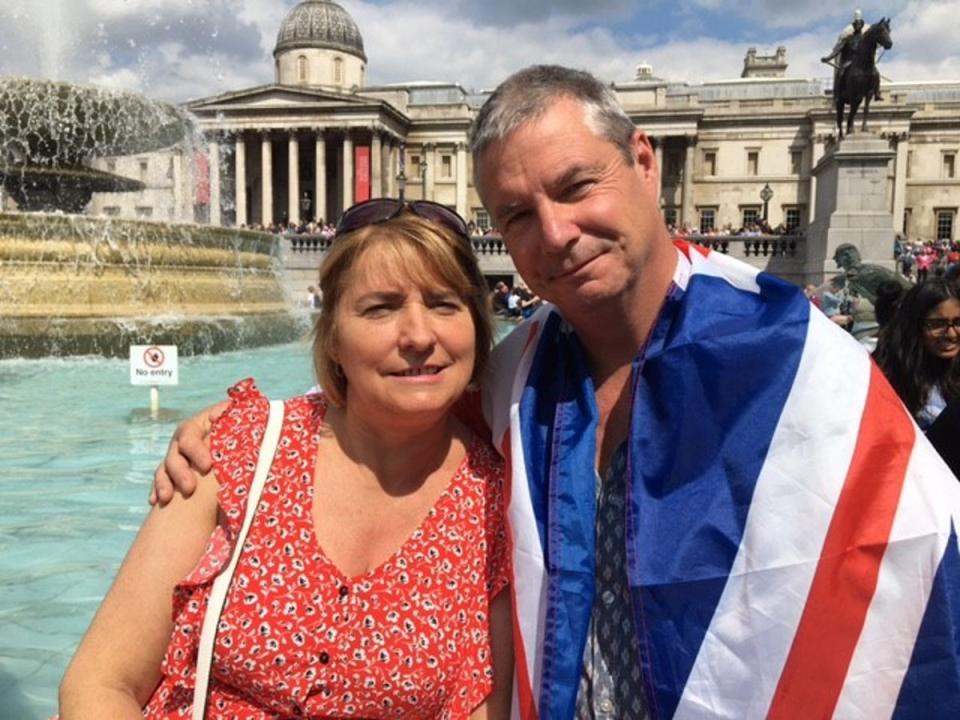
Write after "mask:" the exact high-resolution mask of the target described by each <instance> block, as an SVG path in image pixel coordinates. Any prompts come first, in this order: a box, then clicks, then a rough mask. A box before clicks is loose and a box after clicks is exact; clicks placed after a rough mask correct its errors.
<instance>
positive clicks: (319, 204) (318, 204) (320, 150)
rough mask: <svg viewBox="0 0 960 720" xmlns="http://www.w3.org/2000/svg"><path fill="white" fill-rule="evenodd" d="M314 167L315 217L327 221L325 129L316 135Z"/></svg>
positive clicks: (319, 130) (319, 129) (318, 131)
mask: <svg viewBox="0 0 960 720" xmlns="http://www.w3.org/2000/svg"><path fill="white" fill-rule="evenodd" d="M315 142H316V147H315V150H314V166H313V208H314V210H313V216H314V217H315V218H317V220H320V219H321V218H322V219H323V220H327V141H326V138H325V137H324V135H323V128H317V130H316V134H315Z"/></svg>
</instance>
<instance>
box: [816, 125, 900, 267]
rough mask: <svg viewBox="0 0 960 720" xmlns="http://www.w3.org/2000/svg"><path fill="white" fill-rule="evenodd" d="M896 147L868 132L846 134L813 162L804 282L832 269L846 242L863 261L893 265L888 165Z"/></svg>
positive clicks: (892, 232)
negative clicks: (812, 211)
mask: <svg viewBox="0 0 960 720" xmlns="http://www.w3.org/2000/svg"><path fill="white" fill-rule="evenodd" d="M894 155H895V152H894V151H893V150H891V149H890V145H889V143H888V142H887V141H886V140H884V139H883V138H880V137H878V136H877V135H874V134H872V133H857V134H854V135H850V136H847V137H845V138H844V139H843V140H841V141H840V143H839V144H838V145H836V146H834V147H833V148H832V149H831V150H829V151H828V152H827V153H826V154H825V155H824V156H823V158H822V159H821V160H820V162H818V163H817V165H816V167H814V168H813V177H814V178H815V180H816V201H815V202H816V216H815V218H814V221H813V223H812V224H811V225H810V228H809V230H808V233H807V262H806V267H805V272H804V274H805V276H806V281H807V282H812V283H815V284H818V285H819V284H820V283H822V282H824V280H825V279H826V278H828V277H831V276H832V275H834V274H836V272H837V266H836V263H835V262H834V261H833V254H834V252H835V251H836V249H837V246H839V245H843V244H844V243H850V244H851V245H853V246H855V247H856V248H857V249H858V250H859V251H860V257H861V260H862V261H863V262H864V263H871V264H874V265H881V266H883V267H887V268H890V269H893V268H894V260H893V239H894V226H893V214H892V212H891V207H890V204H891V185H890V183H891V180H890V173H889V171H888V168H889V166H890V161H891V160H892V159H893V157H894Z"/></svg>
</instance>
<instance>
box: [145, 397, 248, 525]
mask: <svg viewBox="0 0 960 720" xmlns="http://www.w3.org/2000/svg"><path fill="white" fill-rule="evenodd" d="M228 405H229V402H228V401H226V400H224V401H223V402H219V403H217V404H216V405H211V406H210V407H208V408H207V409H206V410H202V411H201V412H199V413H198V414H196V415H194V416H193V417H191V418H188V419H187V420H184V421H183V422H182V423H180V424H179V425H178V426H177V429H176V430H175V431H174V433H173V437H172V438H171V439H170V445H169V446H168V447H167V454H166V457H164V459H163V462H162V463H161V464H160V465H159V466H158V467H157V470H156V472H154V474H153V487H152V488H150V504H151V505H156V504H158V503H159V504H160V505H161V506H162V505H166V504H167V503H168V502H170V500H171V499H172V498H173V493H174V491H177V492H179V493H180V494H181V495H183V496H184V497H190V496H191V495H192V494H193V491H194V490H196V489H197V481H198V480H199V479H200V478H201V477H203V476H204V475H206V474H207V473H208V472H210V468H211V467H212V466H213V458H212V457H210V450H209V448H208V447H207V436H208V435H209V434H210V427H211V425H212V424H213V421H214V420H216V419H217V418H218V417H220V415H221V414H223V412H224V410H226V409H227V406H228Z"/></svg>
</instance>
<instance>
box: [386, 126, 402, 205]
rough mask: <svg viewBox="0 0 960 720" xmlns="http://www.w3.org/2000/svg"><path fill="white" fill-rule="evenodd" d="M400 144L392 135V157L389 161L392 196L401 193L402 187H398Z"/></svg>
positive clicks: (388, 171) (388, 174)
mask: <svg viewBox="0 0 960 720" xmlns="http://www.w3.org/2000/svg"><path fill="white" fill-rule="evenodd" d="M399 150H400V146H399V144H398V143H397V139H396V138H395V137H393V136H391V137H390V158H389V160H388V162H387V168H388V169H387V181H388V185H389V187H390V192H389V195H390V197H397V196H398V195H399V194H400V188H399V187H397V175H399V174H400V152H399Z"/></svg>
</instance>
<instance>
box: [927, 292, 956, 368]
mask: <svg viewBox="0 0 960 720" xmlns="http://www.w3.org/2000/svg"><path fill="white" fill-rule="evenodd" d="M923 344H924V347H925V348H926V350H927V352H929V353H930V354H931V355H934V356H935V357H938V358H940V359H941V360H953V359H954V358H955V357H957V355H958V354H960V300H954V299H953V298H951V299H949V300H944V301H943V302H942V303H940V304H939V305H937V306H936V307H934V308H933V310H931V311H930V312H928V313H927V315H926V317H925V318H924V319H923Z"/></svg>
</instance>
